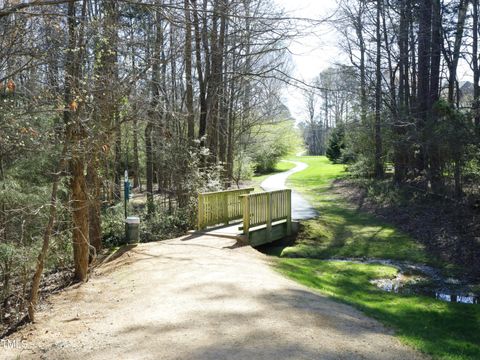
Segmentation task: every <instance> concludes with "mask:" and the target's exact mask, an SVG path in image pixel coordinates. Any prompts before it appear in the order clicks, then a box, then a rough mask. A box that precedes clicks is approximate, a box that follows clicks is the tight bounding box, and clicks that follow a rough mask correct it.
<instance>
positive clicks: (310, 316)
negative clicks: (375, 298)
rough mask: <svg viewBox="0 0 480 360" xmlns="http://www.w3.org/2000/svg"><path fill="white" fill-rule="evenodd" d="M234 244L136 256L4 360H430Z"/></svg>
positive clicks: (97, 273) (42, 323)
mask: <svg viewBox="0 0 480 360" xmlns="http://www.w3.org/2000/svg"><path fill="white" fill-rule="evenodd" d="M238 245H239V244H236V241H235V240H233V239H227V238H220V237H211V236H196V235H189V236H186V237H182V238H178V239H173V240H168V241H163V242H157V243H149V244H139V245H138V246H136V247H132V248H131V249H129V250H128V251H126V252H125V253H123V254H122V255H121V256H119V257H118V258H116V259H115V260H113V261H111V262H109V263H107V264H105V265H102V266H100V267H98V268H96V269H95V270H94V273H93V274H92V276H91V278H90V280H89V281H88V283H86V284H83V285H81V286H75V287H71V288H69V289H67V290H65V291H63V292H61V293H58V294H55V295H53V296H51V297H50V298H49V303H48V304H47V306H46V307H44V308H43V309H42V310H41V311H39V313H38V315H37V319H38V320H37V323H35V324H33V325H27V326H26V327H25V328H23V329H21V330H20V331H19V332H17V333H15V334H13V335H12V336H11V337H10V338H9V339H8V340H9V341H10V344H13V341H17V343H16V344H17V347H18V344H19V342H20V341H22V340H23V341H24V343H23V349H22V350H20V349H8V350H7V349H5V348H6V346H5V343H4V344H3V345H4V346H3V347H2V348H0V358H2V359H4V358H7V359H108V360H110V359H122V360H123V359H156V360H157V359H182V360H183V359H186V360H189V359H192V360H193V359H212V360H221V359H238V360H250V359H251V360H260V359H272V360H277V359H382V360H384V359H402V360H403V359H423V358H424V357H423V355H421V354H418V353H417V352H415V351H413V350H412V349H410V348H408V347H407V346H404V345H403V344H401V343H400V342H399V341H398V340H397V339H396V338H395V337H393V334H392V332H391V331H389V330H387V329H386V328H384V327H383V326H382V325H381V324H379V323H378V322H377V321H375V320H372V319H369V318H367V317H366V316H365V315H363V314H361V313H360V312H359V311H357V310H355V309H353V308H351V307H349V306H346V305H343V304H340V303H336V302H334V301H332V300H330V299H328V298H326V297H324V296H322V295H320V294H317V293H315V292H312V291H310V290H309V289H307V288H305V287H303V286H301V285H298V284H297V283H295V282H293V281H291V280H289V279H286V278H284V277H283V276H281V275H280V274H278V273H277V272H275V271H274V270H273V269H272V268H271V266H270V263H269V261H270V260H269V258H267V257H266V256H264V255H262V254H260V253H258V252H256V251H255V250H254V249H252V248H250V247H248V246H238Z"/></svg>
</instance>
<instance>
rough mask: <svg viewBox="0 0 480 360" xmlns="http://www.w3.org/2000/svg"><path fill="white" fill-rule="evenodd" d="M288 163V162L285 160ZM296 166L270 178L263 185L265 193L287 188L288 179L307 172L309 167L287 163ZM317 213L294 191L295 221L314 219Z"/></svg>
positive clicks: (293, 211) (293, 213) (293, 208)
mask: <svg viewBox="0 0 480 360" xmlns="http://www.w3.org/2000/svg"><path fill="white" fill-rule="evenodd" d="M284 161H287V160H284ZM287 162H291V163H293V164H295V165H296V166H295V167H294V168H293V169H290V170H288V171H284V172H281V173H278V174H275V175H272V176H269V177H268V178H267V179H265V180H264V181H263V182H262V183H261V184H260V186H261V188H262V189H263V190H265V191H274V190H281V189H285V188H286V183H287V178H288V177H289V176H290V175H292V174H295V173H297V172H300V171H303V170H305V169H306V168H307V167H308V165H307V164H305V163H302V162H299V161H287ZM316 216H317V212H316V211H315V209H314V208H313V207H312V205H311V204H310V203H309V202H308V201H307V200H306V199H305V198H304V197H303V196H302V195H300V194H299V193H298V192H296V191H292V218H293V220H306V219H312V218H314V217H316Z"/></svg>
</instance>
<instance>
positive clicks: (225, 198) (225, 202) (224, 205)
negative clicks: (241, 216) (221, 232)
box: [222, 192, 229, 225]
mask: <svg viewBox="0 0 480 360" xmlns="http://www.w3.org/2000/svg"><path fill="white" fill-rule="evenodd" d="M222 195H223V196H222V212H223V223H224V224H225V225H228V222H229V216H228V193H227V192H225V193H223V194H222Z"/></svg>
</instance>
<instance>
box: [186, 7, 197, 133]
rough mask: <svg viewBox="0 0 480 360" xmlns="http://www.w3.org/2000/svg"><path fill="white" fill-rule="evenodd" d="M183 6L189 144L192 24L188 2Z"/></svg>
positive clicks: (192, 130)
mask: <svg viewBox="0 0 480 360" xmlns="http://www.w3.org/2000/svg"><path fill="white" fill-rule="evenodd" d="M184 6H185V48H184V53H185V81H186V90H187V92H186V96H185V104H186V107H187V129H188V130H187V136H188V139H189V140H190V142H192V141H193V139H194V136H195V114H194V112H193V84H192V23H191V19H190V4H189V0H184Z"/></svg>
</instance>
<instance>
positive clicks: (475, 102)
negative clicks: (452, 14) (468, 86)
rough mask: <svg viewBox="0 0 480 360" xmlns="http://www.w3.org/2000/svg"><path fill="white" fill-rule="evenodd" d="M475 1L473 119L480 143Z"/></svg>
mask: <svg viewBox="0 0 480 360" xmlns="http://www.w3.org/2000/svg"><path fill="white" fill-rule="evenodd" d="M472 1H473V26H472V34H473V35H472V36H473V45H472V67H473V106H472V108H473V117H474V122H475V129H476V133H477V137H478V141H479V142H480V68H479V57H480V54H479V52H478V34H479V27H478V17H479V13H478V7H479V1H478V0H472Z"/></svg>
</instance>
